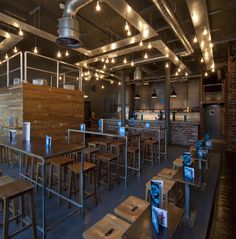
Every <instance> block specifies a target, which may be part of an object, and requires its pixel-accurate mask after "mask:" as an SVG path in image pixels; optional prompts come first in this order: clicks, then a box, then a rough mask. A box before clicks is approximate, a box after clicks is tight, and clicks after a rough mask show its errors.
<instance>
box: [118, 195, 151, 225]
mask: <svg viewBox="0 0 236 239" xmlns="http://www.w3.org/2000/svg"><path fill="white" fill-rule="evenodd" d="M149 206H150V203H149V202H146V201H144V200H142V199H140V198H137V197H134V196H130V197H128V198H127V199H126V200H125V201H123V202H122V203H121V204H120V205H119V206H117V207H116V208H115V209H114V212H115V214H116V216H118V217H120V218H121V219H123V220H125V221H127V222H129V223H131V224H132V223H134V222H135V221H136V220H137V219H138V218H139V217H140V216H141V215H142V214H143V213H144V211H145V210H146V209H147V208H148V207H149Z"/></svg>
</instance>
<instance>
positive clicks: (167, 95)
mask: <svg viewBox="0 0 236 239" xmlns="http://www.w3.org/2000/svg"><path fill="white" fill-rule="evenodd" d="M167 63H168V65H169V67H165V76H166V80H165V128H166V141H167V143H168V142H169V138H170V65H171V64H170V62H167Z"/></svg>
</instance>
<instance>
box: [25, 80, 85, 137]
mask: <svg viewBox="0 0 236 239" xmlns="http://www.w3.org/2000/svg"><path fill="white" fill-rule="evenodd" d="M23 119H24V121H28V122H30V123H31V136H33V137H45V135H50V136H52V137H53V139H56V140H60V139H64V138H65V136H66V135H67V129H68V128H74V129H78V128H79V126H80V123H82V122H83V121H84V97H83V92H81V91H78V90H66V89H61V88H54V87H48V86H36V85H31V84H28V83H24V84H23Z"/></svg>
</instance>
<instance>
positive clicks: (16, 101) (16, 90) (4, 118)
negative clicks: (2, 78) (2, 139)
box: [0, 85, 23, 134]
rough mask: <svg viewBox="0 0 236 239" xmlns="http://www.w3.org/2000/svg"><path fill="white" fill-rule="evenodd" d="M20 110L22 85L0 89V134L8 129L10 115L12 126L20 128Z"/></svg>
mask: <svg viewBox="0 0 236 239" xmlns="http://www.w3.org/2000/svg"><path fill="white" fill-rule="evenodd" d="M22 108H23V102H22V85H17V86H10V87H4V88H0V127H1V129H2V130H1V132H0V134H2V133H3V132H5V130H4V129H5V128H8V127H9V119H10V115H12V116H13V126H14V127H17V128H19V127H22V121H23V119H22V117H23V114H22Z"/></svg>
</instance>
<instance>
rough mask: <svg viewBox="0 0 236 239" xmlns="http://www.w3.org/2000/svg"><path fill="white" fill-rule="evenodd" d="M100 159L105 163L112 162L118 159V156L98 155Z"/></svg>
mask: <svg viewBox="0 0 236 239" xmlns="http://www.w3.org/2000/svg"><path fill="white" fill-rule="evenodd" d="M98 158H99V159H100V160H104V161H112V160H114V159H117V156H116V155H115V154H111V153H104V154H100V155H98Z"/></svg>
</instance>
